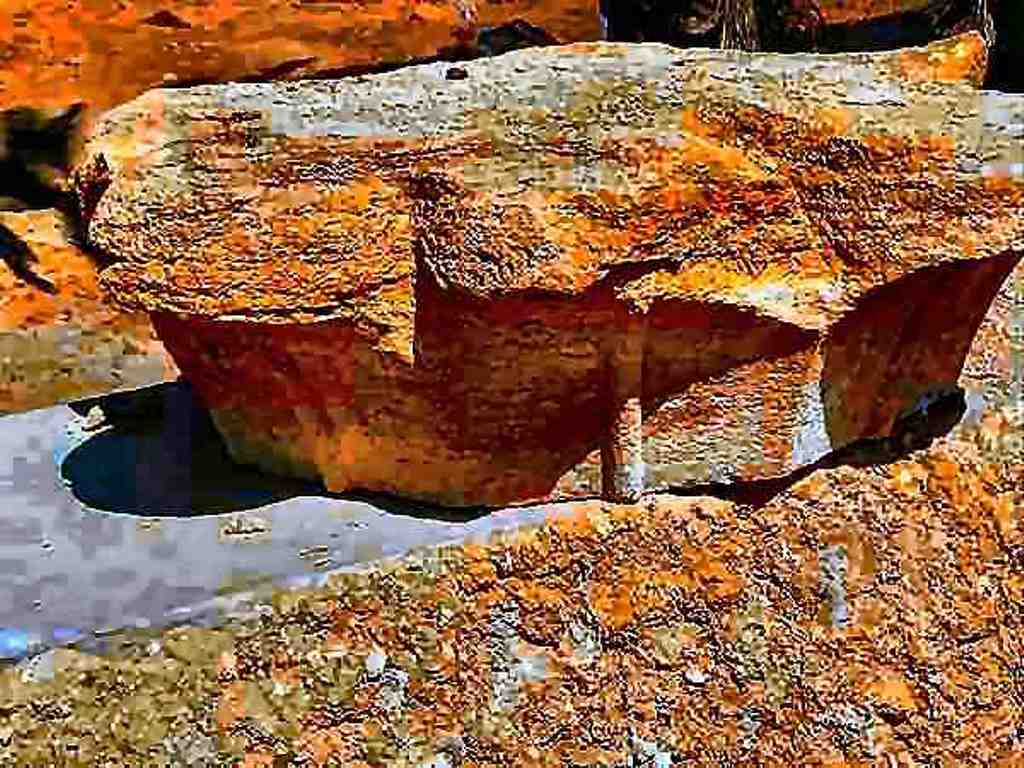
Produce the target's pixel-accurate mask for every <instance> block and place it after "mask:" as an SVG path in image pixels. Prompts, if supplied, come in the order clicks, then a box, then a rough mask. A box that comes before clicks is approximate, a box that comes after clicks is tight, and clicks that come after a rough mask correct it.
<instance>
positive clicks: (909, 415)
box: [669, 387, 967, 509]
mask: <svg viewBox="0 0 1024 768" xmlns="http://www.w3.org/2000/svg"><path fill="white" fill-rule="evenodd" d="M966 411H967V400H966V397H965V393H964V390H963V389H962V388H961V387H955V388H952V389H939V390H936V391H933V392H929V393H928V394H926V395H923V396H922V397H921V398H920V399H919V400H918V401H917V402H916V403H915V404H914V406H913V407H912V408H909V409H908V410H907V411H906V412H905V413H904V414H902V415H901V416H900V418H898V419H897V420H896V423H895V424H894V425H893V430H892V434H890V435H889V436H888V437H883V438H872V439H864V440H857V441H856V442H853V443H851V444H850V445H847V446H845V447H843V448H840V449H838V450H835V451H832V452H831V453H829V454H827V455H825V456H823V457H822V458H820V459H818V461H816V462H814V463H813V464H808V465H807V466H805V467H800V468H799V469H796V470H794V471H793V472H790V473H789V474H788V475H783V476H782V477H769V478H764V479H762V480H750V481H743V482H737V483H705V484H702V485H696V486H688V487H686V488H673V489H671V490H670V491H669V492H670V493H672V494H673V495H676V496H715V497H717V498H720V499H724V500H726V501H732V502H735V503H736V504H739V505H741V506H747V507H753V508H754V509H759V508H760V507H763V506H764V505H766V504H768V503H769V502H770V501H772V499H774V498H775V497H776V496H778V495H779V494H781V493H784V492H786V491H787V490H789V489H790V488H791V487H792V486H794V485H796V484H797V483H798V482H800V481H801V480H803V479H804V478H805V477H807V476H808V475H811V474H813V473H814V472H817V471H818V470H819V469H836V468H837V467H841V466H848V467H870V466H877V465H880V464H891V463H893V462H896V461H901V460H903V459H905V458H907V457H908V456H909V455H910V454H911V453H914V452H915V451H920V450H924V449H925V448H928V447H929V446H930V445H931V444H932V442H933V441H935V440H937V439H939V438H940V437H943V436H944V435H947V434H948V433H949V432H950V431H952V429H953V428H954V427H955V426H956V425H957V424H958V423H960V420H961V419H962V418H963V416H964V414H965V413H966Z"/></svg>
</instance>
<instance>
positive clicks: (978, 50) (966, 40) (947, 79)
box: [899, 32, 988, 88]
mask: <svg viewBox="0 0 1024 768" xmlns="http://www.w3.org/2000/svg"><path fill="white" fill-rule="evenodd" d="M987 67H988V48H986V46H985V41H984V39H983V38H982V36H981V35H980V34H978V33H977V32H971V33H968V34H964V35H959V36H957V37H954V38H950V39H948V40H945V41H940V42H938V43H935V44H933V45H932V46H929V48H928V50H927V51H925V50H922V49H908V50H906V51H902V52H901V53H900V59H899V71H900V74H901V75H902V76H903V77H904V78H906V79H907V80H908V81H910V82H937V83H959V82H968V83H971V84H972V85H975V86H976V87H978V88H980V87H981V86H982V84H983V83H984V81H985V72H986V70H987Z"/></svg>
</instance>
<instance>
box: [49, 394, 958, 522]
mask: <svg viewBox="0 0 1024 768" xmlns="http://www.w3.org/2000/svg"><path fill="white" fill-rule="evenodd" d="M97 406H98V408H99V409H100V411H101V412H102V414H103V419H102V420H97V419H95V417H96V414H95V412H93V409H94V408H95V407H97ZM70 407H71V408H72V409H73V410H74V411H75V412H76V413H77V414H79V415H80V416H83V417H88V419H87V421H90V420H91V421H93V422H94V423H93V427H94V428H95V429H97V430H99V429H100V428H102V431H97V433H96V434H94V435H92V436H90V437H88V438H86V439H85V440H84V441H83V442H82V443H81V444H80V445H78V446H77V447H76V448H74V449H73V450H72V451H71V452H70V453H69V454H68V455H67V457H66V458H65V460H64V461H63V463H62V465H61V467H60V473H61V477H62V479H63V480H64V481H65V483H67V484H68V486H69V487H70V489H71V491H72V493H73V494H74V495H75V497H76V498H78V499H79V500H80V501H81V502H82V503H83V504H86V505H87V506H89V507H92V508H94V509H100V510H104V511H108V512H116V513H122V514H131V515H145V516H150V517H193V516H199V515H210V514H223V513H229V512H237V511H241V510H245V509H252V508H255V507H260V506H264V505H267V504H271V503H274V502H278V501H284V500H286V499H289V498H293V497H296V496H320V497H324V498H336V499H342V500H348V501H361V502H364V503H368V504H370V505H372V506H374V507H376V508H378V509H381V510H383V511H385V512H387V513H388V514H393V515H401V516H404V517H413V518H417V519H424V520H439V521H444V522H471V521H473V520H476V519H479V518H482V517H486V516H488V515H489V514H491V513H492V512H494V511H495V510H494V509H492V508H490V507H483V506H477V507H465V508H447V507H439V506H436V505H432V504H427V503H423V502H416V501H413V500H408V499H403V498H401V497H398V496H393V495H390V494H385V493H376V492H369V491H353V492H349V493H345V494H333V493H330V492H328V491H326V490H325V489H324V487H323V486H322V485H321V484H320V483H314V482H308V481H301V480H293V479H289V478H283V477H278V476H275V475H270V474H267V473H264V472H261V471H259V470H257V469H254V468H252V467H247V466H243V465H239V464H236V463H235V462H234V461H233V460H232V459H231V457H230V456H229V455H228V452H227V449H226V448H225V447H224V443H223V441H222V440H221V438H220V436H219V435H218V434H217V431H216V429H215V428H214V426H213V422H212V421H211V419H210V416H209V414H208V413H207V411H206V410H205V408H204V407H203V406H202V405H201V403H199V402H198V401H197V399H196V397H195V395H194V393H193V391H192V388H191V387H190V386H189V385H188V383H187V382H185V381H183V380H179V381H176V382H172V383H168V384H159V385H156V386H153V387H147V388H145V389H139V390H134V391H130V392H118V393H114V394H111V395H105V396H102V397H96V398H90V399H88V400H81V401H78V402H76V403H71V404H70ZM965 410H966V402H965V398H964V392H963V390H962V389H960V388H956V389H955V390H946V391H941V392H936V393H931V394H929V395H928V396H925V397H922V398H921V400H919V401H918V403H917V404H916V405H915V406H914V408H912V409H910V410H909V411H908V412H907V413H905V414H904V415H903V416H902V417H901V418H900V419H899V420H898V421H897V422H896V425H895V427H894V429H893V432H892V434H891V435H890V436H889V437H887V438H882V439H875V440H861V441H858V442H856V443H854V444H852V445H849V446H847V447H845V448H842V449H840V450H838V451H834V452H832V453H830V454H828V455H827V456H824V457H823V458H821V459H819V460H818V461H817V462H815V463H814V464H811V465H808V466H806V467H802V468H800V469H798V470H796V471H794V472H792V473H790V474H788V475H785V476H783V477H777V478H766V479H763V480H754V481H745V482H736V483H707V484H702V485H697V486H689V487H687V488H675V489H671V490H670V491H669V492H670V493H672V494H674V495H679V496H716V497H718V498H722V499H725V500H729V501H734V502H736V503H738V504H742V505H749V506H753V507H755V508H757V507H760V506H763V505H764V504H767V503H768V502H770V501H771V500H772V499H773V498H774V497H775V496H777V495H779V494H780V493H783V492H785V491H786V490H788V489H789V488H790V487H791V486H793V485H794V484H796V483H797V482H799V481H800V480H802V479H803V478H805V477H807V476H808V475H810V474H811V473H813V472H815V471H817V470H818V469H827V468H835V467H838V466H842V465H848V466H869V465H874V464H884V463H889V462H893V461H898V460H900V459H902V458H905V457H906V456H908V455H909V454H910V453H911V452H913V451H917V450H921V449H923V448H927V447H928V446H929V445H930V444H931V442H932V441H933V440H935V439H937V438H939V437H941V436H943V435H945V434H946V433H948V432H949V431H950V430H951V429H952V428H953V427H954V426H956V424H957V423H958V422H959V421H960V419H961V417H962V416H963V414H964V412H965ZM91 412H93V415H92V416H91V417H90V416H89V414H90V413H91ZM86 428H87V429H88V426H87V427H86Z"/></svg>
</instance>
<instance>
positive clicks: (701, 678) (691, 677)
mask: <svg viewBox="0 0 1024 768" xmlns="http://www.w3.org/2000/svg"><path fill="white" fill-rule="evenodd" d="M684 677H685V678H686V682H688V683H689V684H690V685H704V684H705V683H706V682H707V681H708V676H707V675H706V674H704V672H703V671H702V670H700V669H698V668H697V667H691V668H690V669H688V670H686V672H685V673H684Z"/></svg>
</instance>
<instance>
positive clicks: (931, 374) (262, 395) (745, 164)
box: [79, 35, 1024, 504]
mask: <svg viewBox="0 0 1024 768" xmlns="http://www.w3.org/2000/svg"><path fill="white" fill-rule="evenodd" d="M979 42H980V41H979V39H978V38H977V37H976V36H973V35H972V36H966V37H964V38H961V39H959V40H957V41H955V42H954V43H953V44H952V45H950V44H948V43H947V44H943V45H941V46H936V47H935V48H934V49H932V50H927V49H926V50H924V51H920V50H919V51H900V52H895V53H892V54H870V55H842V56H832V57H827V56H826V57H823V56H818V57H815V56H808V55H798V56H788V57H777V56H771V55H742V54H733V53H727V52H716V51H706V50H691V51H678V50H673V49H671V48H668V47H665V46H660V45H644V46H629V45H616V44H577V45H573V46H565V47H561V48H549V49H546V50H545V51H544V52H543V53H541V52H538V51H530V52H521V53H513V54H508V55H506V56H502V57H498V58H496V59H491V60H485V61H477V62H470V63H467V64H464V65H462V66H463V68H464V69H465V71H466V74H467V77H466V78H464V79H458V80H449V79H446V77H445V74H446V70H447V68H448V67H447V66H445V65H439V64H434V65H426V66H421V67H413V68H409V69H406V70H401V71H398V72H394V73H390V74H387V75H379V76H373V77H357V78H352V79H347V80H340V81H332V82H316V83H301V84H289V85H274V84H269V85H257V84H249V85H227V86H210V87H200V88H195V89H189V90H175V91H155V92H151V93H149V94H147V95H145V96H143V97H141V98H140V99H137V100H136V101H134V102H132V103H130V104H127V105H125V106H123V107H121V108H119V109H117V110H114V111H113V112H111V113H110V114H109V115H108V116H106V117H105V118H104V119H103V120H102V121H101V122H100V124H99V125H98V126H97V129H96V131H95V133H94V135H93V138H92V140H91V141H90V143H89V146H88V149H87V153H86V161H85V163H84V164H83V166H82V169H81V173H80V176H79V178H80V191H81V194H82V197H83V199H84V200H85V201H86V203H87V205H88V207H89V208H91V209H94V213H93V215H92V218H91V222H90V224H89V238H90V241H91V243H92V244H93V245H94V246H96V247H99V248H102V249H103V250H105V251H106V252H108V253H109V254H110V255H111V256H114V257H117V258H120V259H122V261H121V263H119V264H116V265H115V266H113V267H111V268H110V269H108V270H106V271H105V272H104V273H103V275H102V281H103V283H104V285H105V286H106V287H107V289H108V290H109V291H110V293H111V295H112V297H114V298H115V299H116V300H117V301H119V302H121V303H122V304H123V305H124V306H126V307H133V308H143V309H146V310H147V311H149V312H150V313H151V314H152V315H153V319H154V323H155V326H156V329H157V332H158V334H159V335H160V337H161V339H162V340H163V341H164V343H165V344H166V345H167V347H168V349H169V351H170V352H171V354H172V355H173V356H174V358H175V360H176V361H177V363H178V364H179V366H180V367H181V369H182V371H183V372H184V373H185V374H186V375H187V376H188V377H190V378H191V379H192V380H193V381H194V383H195V384H196V385H197V387H198V389H199V390H200V392H202V393H203V395H204V397H205V398H206V400H207V401H208V404H209V405H210V406H211V408H212V410H213V413H214V418H215V420H216V423H217V424H218V427H219V429H220V430H221V432H222V433H223V434H224V436H225V438H226V439H227V442H228V444H229V447H230V450H231V451H232V453H233V455H234V456H235V457H236V458H237V459H239V460H241V461H245V462H251V463H255V464H258V465H260V466H263V467H265V468H267V469H271V470H274V471H281V472H287V473H290V474H297V475H303V476H322V477H323V478H324V479H325V481H326V484H327V486H328V487H329V488H331V489H332V490H345V489H351V488H372V489H375V490H384V491H390V492H395V493H400V494H404V495H408V496H413V497H419V498H424V499H429V500H433V501H438V502H441V503H449V504H477V503H485V504H504V503H510V502H515V501H524V500H528V499H538V498H550V497H566V496H573V495H580V494H592V493H595V492H599V491H600V490H601V486H602V481H601V476H602V474H603V476H604V478H605V480H604V483H603V484H604V490H605V492H606V493H608V494H610V495H613V496H632V495H635V493H636V491H637V490H638V489H640V488H646V489H657V488H664V487H666V486H677V485H686V484H692V483H699V482H706V481H708V480H731V479H737V478H744V479H752V478H759V477H766V476H773V475H779V474H784V473H786V472H788V471H790V470H792V469H794V468H795V467H798V466H802V465H805V464H808V463H812V462H814V461H815V460H816V459H818V458H820V457H821V456H822V455H824V454H825V453H827V452H829V451H831V450H833V449H835V448H838V447H841V446H843V445H846V444H849V443H850V442H852V441H854V440H857V439H859V438H863V437H873V436H881V435H886V434H888V433H889V432H890V431H891V429H892V427H893V424H894V422H895V421H896V420H897V419H898V418H899V417H900V416H901V415H902V414H904V413H906V412H907V411H908V410H909V409H912V408H913V407H914V406H915V404H916V403H918V401H919V399H920V398H921V397H922V396H923V395H927V394H929V393H931V392H933V391H935V390H936V389H939V390H943V389H945V388H948V387H951V386H952V385H953V384H954V383H955V382H956V380H957V377H958V374H959V370H960V367H961V365H962V363H963V359H964V355H965V354H966V352H967V349H968V347H969V345H970V342H971V339H972V337H973V335H974V332H975V330H976V329H977V327H978V324H979V323H980V321H981V319H982V317H983V316H984V315H985V312H986V310H987V308H988V305H989V303H990V301H991V299H992V297H993V296H994V295H995V293H996V292H997V291H998V289H999V287H1000V285H1001V284H1002V283H1003V281H1004V280H1005V279H1006V277H1007V275H1008V274H1009V273H1010V271H1011V270H1012V269H1013V266H1014V264H1015V263H1016V262H1017V260H1018V259H1019V256H1020V251H1021V250H1022V249H1024V219H1022V206H1024V183H1022V174H1024V165H1022V160H1024V156H1022V149H1021V147H1022V144H1021V141H1020V136H1021V134H1020V131H1021V125H1024V101H1022V100H1021V99H1020V98H1015V97H1010V96H1006V95H1003V94H998V93H993V92H979V91H976V90H974V89H973V88H970V87H969V86H968V85H966V84H965V85H955V84H949V85H938V84H936V83H934V82H933V81H929V80H925V79H924V77H922V78H915V77H913V76H908V73H909V72H913V71H914V68H915V67H920V66H921V64H922V62H925V63H928V66H933V67H936V68H938V69H942V68H943V67H949V68H951V69H955V66H954V64H953V63H951V62H960V64H961V65H962V64H963V63H964V62H974V61H976V59H977V55H978V53H977V52H978V50H979ZM970 69H971V66H966V67H965V68H964V69H961V70H960V71H961V72H964V71H966V72H969V71H970ZM482 84H486V87H482ZM602 455H603V461H602ZM641 458H642V460H643V461H642V462H641V461H640V459H641ZM602 464H603V467H602Z"/></svg>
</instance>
